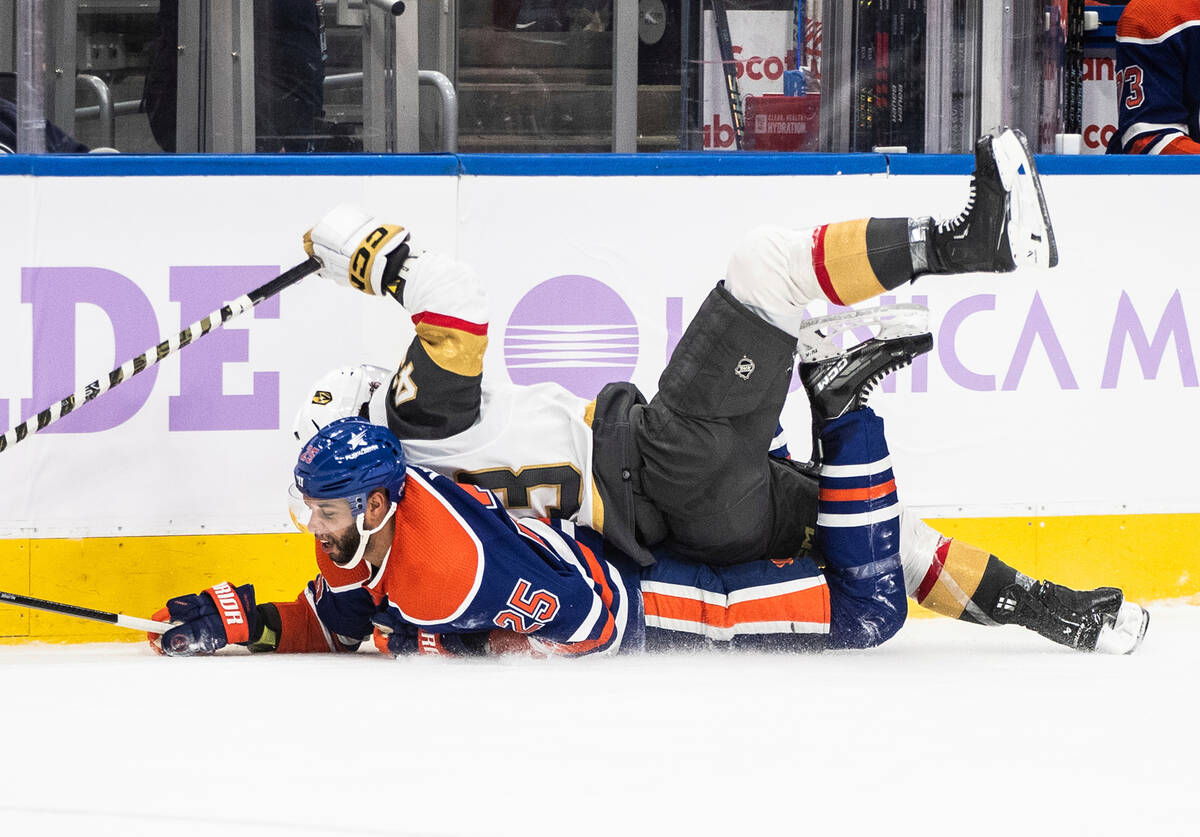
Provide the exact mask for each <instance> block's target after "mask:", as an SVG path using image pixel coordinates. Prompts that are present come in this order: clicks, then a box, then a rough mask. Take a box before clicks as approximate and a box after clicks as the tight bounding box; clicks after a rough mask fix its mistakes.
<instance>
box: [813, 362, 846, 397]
mask: <svg viewBox="0 0 1200 837" xmlns="http://www.w3.org/2000/svg"><path fill="white" fill-rule="evenodd" d="M849 362H850V359H849V358H848V357H845V356H844V355H843V356H842V357H840V358H838V362H837V363H835V364H834V365H833V366H831V367H829V368H828V369H826V370H825V374H823V375H822V376H821V377H820V378H817V384H816V387H815V389H825V387H827V386H829V385H830V384H831V383H833V379H834V378H836V377H837V376H838V375H840V374H841V373H842V370H843V369H845V368H846V365H847V364H848V363H849Z"/></svg>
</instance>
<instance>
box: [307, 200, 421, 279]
mask: <svg viewBox="0 0 1200 837" xmlns="http://www.w3.org/2000/svg"><path fill="white" fill-rule="evenodd" d="M407 241H408V230H406V229H404V227H401V226H398V225H396V224H385V223H382V222H381V221H380V220H379V219H378V218H375V217H374V216H372V215H371V214H370V213H368V212H367V211H366V210H365V209H362V208H360V207H357V206H349V205H342V206H339V207H337V208H336V209H333V210H332V211H330V212H329V214H327V215H326V216H325V217H324V218H322V219H321V220H320V221H318V222H317V225H316V226H315V227H313V228H312V229H311V230H309V231H308V232H306V233H305V234H304V252H306V253H308V255H310V256H316V257H317V258H318V259H320V260H321V263H322V265H323V266H322V268H321V269H320V270H318V271H317V275H318V276H320V277H321V278H323V279H329V280H331V281H333V282H336V283H337V284H339V285H345V286H347V287H350V288H355V289H357V290H360V291H362V292H363V293H366V294H372V295H374V296H384V295H385V294H389V293H390V294H392V295H393V296H394V295H395V291H394V290H393V289H389V288H388V287H386V286H387V285H388V284H389V281H390V283H391V284H395V279H394V277H390V276H389V277H388V278H385V276H384V270H385V268H386V267H387V256H388V255H389V254H390V253H392V252H394V251H395V250H397V249H398V248H400V247H403V246H406V242H407ZM398 269H399V264H397V265H395V266H394V267H393V269H392V270H391V271H389V274H395V273H397V272H398Z"/></svg>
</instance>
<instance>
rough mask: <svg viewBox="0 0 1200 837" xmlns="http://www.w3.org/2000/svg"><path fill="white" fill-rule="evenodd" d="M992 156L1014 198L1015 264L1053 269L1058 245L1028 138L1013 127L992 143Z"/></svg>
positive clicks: (1011, 243) (1011, 223) (1011, 208)
mask: <svg viewBox="0 0 1200 837" xmlns="http://www.w3.org/2000/svg"><path fill="white" fill-rule="evenodd" d="M992 153H993V154H994V155H995V157H996V167H997V169H998V170H999V172H1000V181H1001V182H1002V183H1003V184H1004V188H1005V189H1007V190H1008V192H1009V194H1010V195H1011V196H1012V197H1011V201H1010V204H1009V211H1010V213H1011V214H1010V219H1009V228H1008V241H1009V247H1010V248H1011V251H1012V259H1013V263H1014V264H1015V265H1016V266H1017V267H1054V266H1055V265H1057V264H1058V243H1057V242H1056V241H1055V239H1054V225H1053V224H1052V223H1051V221H1050V209H1049V207H1047V206H1046V196H1045V194H1044V193H1043V192H1042V180H1041V178H1040V177H1038V173H1037V165H1036V164H1035V163H1034V161H1033V154H1031V153H1030V151H1029V143H1028V141H1027V140H1026V139H1025V135H1024V134H1023V133H1021V132H1020V131H1018V130H1016V129H1014V128H1009V129H1006V130H1004V131H1003V132H1001V134H1000V135H999V136H997V137H996V138H995V139H994V140H993V141H992Z"/></svg>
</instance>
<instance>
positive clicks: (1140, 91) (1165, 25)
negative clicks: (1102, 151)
mask: <svg viewBox="0 0 1200 837" xmlns="http://www.w3.org/2000/svg"><path fill="white" fill-rule="evenodd" d="M1117 82H1118V87H1117V132H1116V134H1114V135H1113V138H1112V141H1111V142H1110V143H1109V146H1108V153H1109V154H1200V2H1198V0H1131V2H1130V3H1128V4H1127V5H1126V6H1125V10H1124V11H1123V12H1121V17H1120V19H1119V20H1118V21H1117Z"/></svg>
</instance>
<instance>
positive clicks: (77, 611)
mask: <svg viewBox="0 0 1200 837" xmlns="http://www.w3.org/2000/svg"><path fill="white" fill-rule="evenodd" d="M0 602H3V603H4V604H11V605H16V606H17V607H32V608H33V609H34V610H46V611H49V612H50V613H61V614H62V615H64V616H74V617H76V618H77V619H91V620H93V621H96V622H108V623H109V624H112V625H116V626H117V627H120V628H129V629H130V630H133V631H149V632H150V633H154V634H164V633H166V632H167V631H169V630H171V628H174V627H175V626H174V625H172V624H171V623H170V622H156V621H154V620H153V619H139V618H138V617H136V616H126V615H125V614H123V613H107V612H105V611H103V610H92V609H91V608H89V607H77V606H75V605H69V604H62V603H61V602H50V601H46V600H45V599H35V598H33V597H32V596H22V595H20V594H18V593H5V592H4V591H3V590H0Z"/></svg>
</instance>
